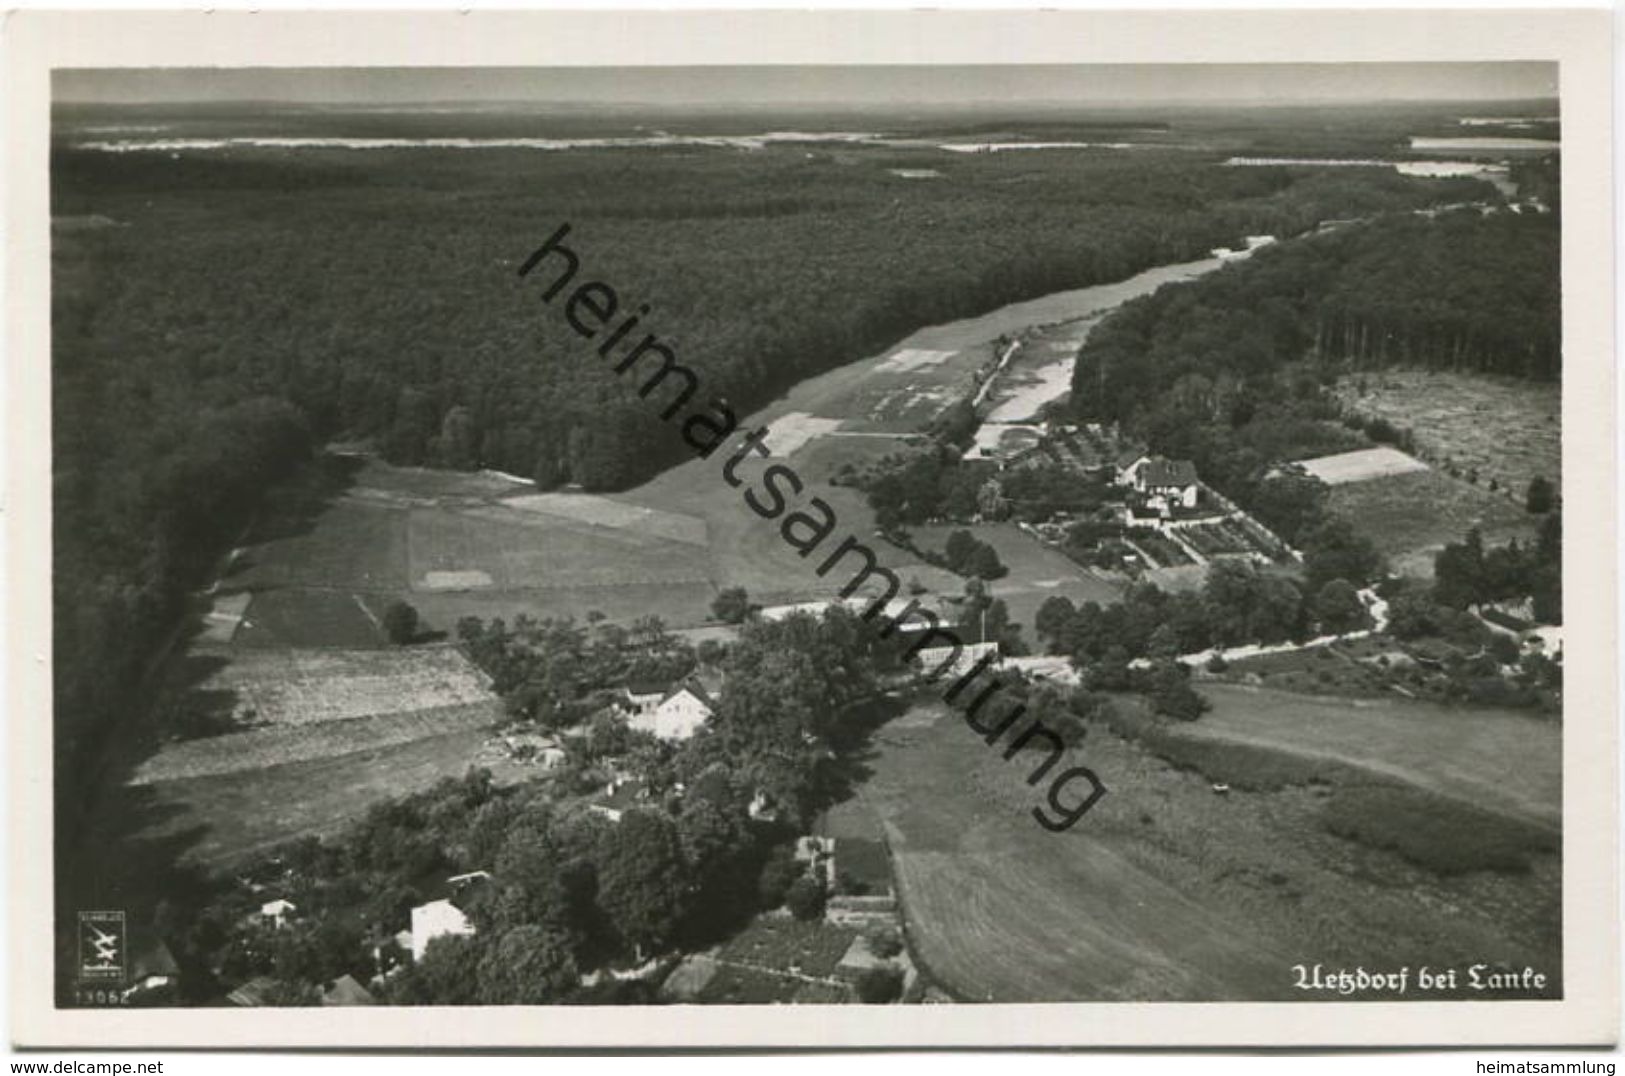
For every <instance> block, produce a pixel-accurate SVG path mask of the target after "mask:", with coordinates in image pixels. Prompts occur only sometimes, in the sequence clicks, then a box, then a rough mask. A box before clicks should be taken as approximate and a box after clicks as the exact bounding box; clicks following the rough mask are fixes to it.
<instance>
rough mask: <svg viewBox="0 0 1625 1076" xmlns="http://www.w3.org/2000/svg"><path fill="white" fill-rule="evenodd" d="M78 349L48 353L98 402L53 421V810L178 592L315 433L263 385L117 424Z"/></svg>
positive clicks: (163, 635)
mask: <svg viewBox="0 0 1625 1076" xmlns="http://www.w3.org/2000/svg"><path fill="white" fill-rule="evenodd" d="M76 358H77V356H61V355H59V357H58V359H57V361H56V362H55V364H54V369H53V385H54V386H55V388H56V391H57V392H58V393H59V395H60V394H64V393H65V394H66V395H68V396H69V397H70V398H72V397H74V396H76V395H78V394H82V393H96V394H97V396H98V398H99V399H102V400H103V401H104V406H101V407H97V408H89V409H88V410H90V411H91V412H93V413H89V414H86V413H82V412H78V411H67V412H63V411H59V412H58V421H56V422H54V423H53V424H52V438H53V442H54V443H53V449H52V451H53V454H54V458H55V468H54V473H53V475H52V485H53V494H52V500H53V506H54V507H53V511H54V513H55V518H54V520H53V525H52V528H51V541H52V551H51V555H52V566H51V585H52V604H53V609H54V615H53V617H52V632H53V648H54V649H53V654H54V659H53V660H54V664H53V670H52V671H53V677H54V689H55V700H56V701H55V706H56V710H55V712H56V720H55V722H54V723H53V726H52V728H53V735H54V737H55V744H56V756H55V757H56V783H55V785H54V788H55V791H56V795H57V802H58V805H59V811H58V815H57V817H58V818H60V819H64V820H69V819H73V818H75V817H77V813H78V811H79V809H80V808H81V807H82V806H83V804H84V802H85V800H86V798H87V791H88V789H89V788H91V787H93V786H94V784H95V778H96V776H97V774H98V773H99V769H98V763H99V761H100V756H99V749H100V745H101V742H102V736H103V734H104V733H105V732H106V728H107V725H108V724H109V722H111V721H113V720H116V719H117V718H118V717H119V716H120V715H124V714H127V713H128V709H129V704H130V699H131V697H132V695H133V694H134V693H135V689H136V687H137V685H138V684H139V683H140V681H141V679H142V677H143V675H144V672H145V670H146V668H147V666H148V664H149V662H150V661H151V660H152V658H153V656H154V649H155V647H158V646H162V645H167V640H170V639H172V638H173V637H174V628H175V624H176V621H177V619H178V617H179V616H180V614H181V612H182V610H183V609H184V608H185V603H186V595H187V593H188V592H189V591H190V590H192V589H193V588H195V587H196V586H198V585H199V583H201V582H202V581H203V580H204V579H206V578H207V577H208V576H209V575H210V573H211V572H213V571H215V570H216V568H217V561H218V559H219V556H220V554H221V552H222V551H223V550H224V549H226V548H228V547H229V546H230V545H231V544H232V542H233V541H234V540H235V539H236V538H238V536H239V535H240V534H241V532H242V531H243V530H244V528H245V527H247V526H248V524H249V522H250V520H251V519H252V518H253V515H254V510H255V507H256V506H257V505H258V504H259V500H260V497H261V495H262V493H263V492H264V489H265V487H266V486H267V485H268V484H271V483H274V482H277V481H279V480H281V479H283V478H285V477H286V476H288V475H289V474H291V473H292V472H294V471H295V470H296V469H298V468H299V467H300V466H301V465H302V464H303V463H304V462H305V460H306V459H308V457H309V454H310V451H311V443H312V442H311V431H310V429H309V427H308V425H307V424H306V423H305V421H304V418H303V416H302V415H301V414H300V413H299V411H298V410H297V409H295V408H294V407H292V406H290V405H289V404H288V403H287V402H286V401H283V400H278V399H274V398H270V397H263V396H254V397H251V398H248V399H245V400H242V401H241V402H238V403H233V404H229V405H223V406H219V407H213V408H208V409H206V410H204V411H202V412H201V413H194V414H187V415H185V416H181V415H169V416H166V420H165V421H163V422H160V423H158V424H156V425H154V426H152V427H149V428H146V429H142V430H139V431H135V430H128V429H124V428H122V427H123V423H124V422H125V416H124V415H123V413H122V412H123V405H124V402H123V401H120V400H118V396H117V389H116V387H114V386H94V385H92V384H90V383H89V382H90V381H92V380H93V377H94V372H95V371H94V364H81V363H79V362H77V361H75V360H76ZM103 391H105V392H106V396H105V397H103V396H101V393H102V392H103ZM58 406H60V402H59V405H58ZM103 435H106V436H107V437H108V438H109V440H110V441H111V442H112V444H113V445H114V446H118V445H128V444H129V443H130V439H131V438H138V439H139V442H140V444H139V448H137V449H136V450H135V452H134V454H133V458H132V459H121V458H119V455H118V454H117V453H116V452H115V453H113V454H111V455H103V452H104V451H105V450H106V448H107V445H105V444H103V443H102V442H101V440H100V439H101V437H102V436H103Z"/></svg>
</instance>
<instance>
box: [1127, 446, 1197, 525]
mask: <svg viewBox="0 0 1625 1076" xmlns="http://www.w3.org/2000/svg"><path fill="white" fill-rule="evenodd" d="M1117 482H1118V484H1119V485H1123V486H1128V487H1129V488H1130V489H1133V490H1134V491H1135V492H1136V493H1139V494H1141V495H1143V496H1144V497H1145V503H1146V505H1147V507H1149V508H1151V509H1153V510H1154V511H1156V512H1157V513H1159V514H1161V515H1164V516H1167V515H1170V514H1172V512H1173V510H1174V509H1175V508H1195V507H1196V505H1197V501H1198V499H1199V498H1200V496H1201V485H1200V483H1199V482H1198V481H1197V476H1196V465H1195V464H1194V463H1192V462H1191V461H1190V460H1170V459H1164V458H1163V457H1161V456H1143V455H1142V456H1139V457H1137V458H1136V459H1134V461H1133V462H1131V463H1130V464H1129V465H1128V466H1127V467H1123V468H1120V469H1119V470H1118V472H1117Z"/></svg>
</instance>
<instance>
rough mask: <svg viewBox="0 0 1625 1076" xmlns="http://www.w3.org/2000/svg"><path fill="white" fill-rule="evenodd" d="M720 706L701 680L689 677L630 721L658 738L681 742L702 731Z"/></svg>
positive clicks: (629, 721)
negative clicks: (657, 702)
mask: <svg viewBox="0 0 1625 1076" xmlns="http://www.w3.org/2000/svg"><path fill="white" fill-rule="evenodd" d="M716 709H717V706H716V700H715V699H714V698H712V697H711V693H710V692H709V691H707V690H706V689H705V687H704V686H703V685H701V684H700V682H699V681H698V680H694V679H689V680H685V681H683V682H682V683H681V684H678V685H677V686H676V687H674V688H672V689H671V690H670V691H668V692H666V695H665V697H664V698H662V699H661V700H660V702H659V704H658V705H656V706H655V707H654V708H653V709H651V710H648V711H646V712H644V713H638V714H633V715H632V716H631V717H629V718H628V719H627V722H626V723H627V724H628V725H629V726H630V727H632V728H634V729H638V730H639V731H641V732H648V733H652V734H653V735H654V736H655V737H657V738H658V739H662V740H667V741H670V742H672V743H678V742H681V741H683V740H686V739H688V738H689V737H691V736H693V735H694V734H695V733H696V732H698V731H700V727H701V726H702V725H704V724H705V723H706V722H707V721H709V720H710V719H711V716H712V715H713V714H715V713H716Z"/></svg>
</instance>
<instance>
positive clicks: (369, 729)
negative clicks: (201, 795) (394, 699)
mask: <svg viewBox="0 0 1625 1076" xmlns="http://www.w3.org/2000/svg"><path fill="white" fill-rule="evenodd" d="M501 717H502V711H501V708H500V707H498V706H497V705H496V704H495V702H494V701H490V702H477V703H466V704H463V705H460V706H442V707H437V708H434V709H425V710H411V711H402V712H398V713H386V714H375V715H372V716H370V717H358V718H352V719H351V720H348V721H328V722H324V723H322V724H317V725H304V726H297V727H284V728H264V729H251V730H249V731H247V732H228V733H223V734H222V735H219V736H205V737H201V738H199V739H195V740H182V741H181V742H179V743H174V744H170V745H168V746H166V747H165V748H164V749H163V750H162V751H160V752H159V753H158V754H157V755H154V756H153V757H152V758H150V759H148V760H147V761H146V762H144V763H142V764H141V766H140V767H139V768H138V769H137V770H136V772H135V776H134V777H132V778H131V779H130V782H129V783H130V784H132V785H150V784H157V783H159V782H162V781H180V780H187V779H190V778H195V777H211V776H215V775H217V774H227V773H240V772H242V771H244V770H257V769H261V768H264V767H268V766H280V765H283V764H284V763H289V762H309V761H312V760H315V759H329V758H337V757H338V756H340V755H347V754H351V753H352V752H356V751H370V750H374V749H377V748H382V747H391V746H394V745H396V744H405V743H411V742H412V741H414V740H426V739H432V738H434V737H437V736H444V735H446V734H448V733H455V732H464V731H467V730H469V729H485V728H489V727H491V726H492V725H493V724H495V723H496V722H497V721H499V720H500V719H501Z"/></svg>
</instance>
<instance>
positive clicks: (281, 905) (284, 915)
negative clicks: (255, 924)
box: [260, 898, 299, 929]
mask: <svg viewBox="0 0 1625 1076" xmlns="http://www.w3.org/2000/svg"><path fill="white" fill-rule="evenodd" d="M298 910H299V908H298V906H297V905H295V904H294V903H293V901H291V900H282V899H280V898H279V899H277V900H271V901H266V902H265V903H264V904H262V905H260V921H261V922H264V923H268V924H269V925H271V926H273V927H276V928H278V929H280V928H282V927H284V926H287V924H288V920H289V919H291V918H293V913H294V912H297V911H298Z"/></svg>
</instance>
